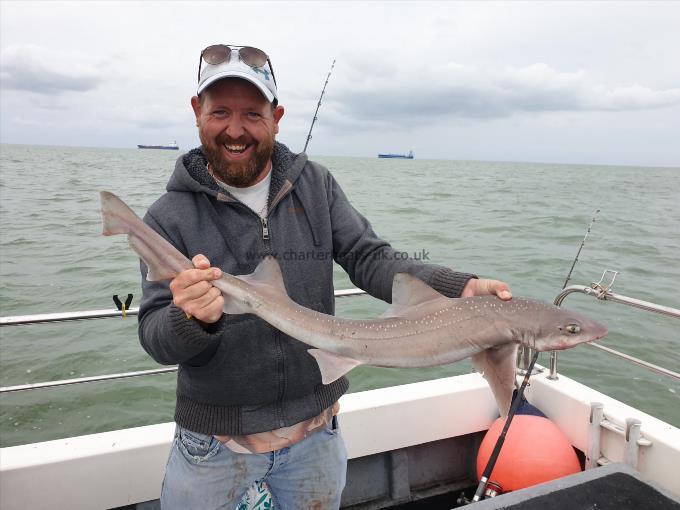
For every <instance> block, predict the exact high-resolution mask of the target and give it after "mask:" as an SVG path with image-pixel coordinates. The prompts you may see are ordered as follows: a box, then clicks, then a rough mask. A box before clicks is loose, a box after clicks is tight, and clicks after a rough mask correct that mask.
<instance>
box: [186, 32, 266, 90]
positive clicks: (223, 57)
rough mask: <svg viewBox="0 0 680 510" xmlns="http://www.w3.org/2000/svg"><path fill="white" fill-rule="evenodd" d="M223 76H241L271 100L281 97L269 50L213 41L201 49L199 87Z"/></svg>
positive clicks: (204, 87) (208, 84)
mask: <svg viewBox="0 0 680 510" xmlns="http://www.w3.org/2000/svg"><path fill="white" fill-rule="evenodd" d="M223 78H241V79H244V80H248V81H249V82H250V83H252V84H253V85H255V86H256V87H257V88H258V89H259V90H260V92H262V94H263V95H264V97H266V98H267V101H269V102H270V103H271V102H272V101H274V100H277V101H278V95H277V92H276V79H275V78H274V71H273V70H272V64H271V61H270V60H269V57H268V56H267V54H266V53H265V52H264V51H262V50H260V49H258V48H253V47H252V46H232V45H227V44H214V45H212V46H208V47H207V48H206V49H204V50H203V51H202V52H201V60H200V62H199V64H198V90H197V92H196V94H200V93H201V92H203V91H204V90H205V89H206V88H207V87H209V86H210V85H212V84H213V83H215V82H216V81H219V80H221V79H223Z"/></svg>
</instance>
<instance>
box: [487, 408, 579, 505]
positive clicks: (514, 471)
mask: <svg viewBox="0 0 680 510" xmlns="http://www.w3.org/2000/svg"><path fill="white" fill-rule="evenodd" d="M503 425H505V419H501V418H498V419H497V420H496V421H495V422H493V424H492V425H491V427H490V428H489V431H488V432H487V433H486V435H485V436H484V439H483V440H482V444H481V445H480V447H479V452H478V454H477V478H478V479H479V478H480V477H481V476H482V472H483V471H484V468H485V467H486V464H487V462H488V461H489V456H490V455H491V452H492V451H493V448H494V446H495V444H496V440H497V439H498V436H499V435H500V433H501V431H502V430H503ZM579 471H581V463H580V462H579V460H578V457H577V456H576V452H575V451H574V448H573V447H572V446H571V443H570V442H569V439H567V437H566V436H565V435H564V434H563V433H562V431H561V430H560V429H559V428H557V426H556V425H555V424H554V423H553V422H551V421H550V420H549V419H548V418H544V417H542V416H531V415H516V416H515V417H514V419H513V420H512V423H511V424H510V428H509V429H508V433H507V435H506V437H505V443H504V444H503V448H502V449H501V453H500V455H499V456H498V460H497V462H496V466H495V467H494V469H493V471H492V472H491V476H490V477H489V484H493V485H496V486H498V487H500V490H499V491H498V492H499V493H500V492H509V491H515V490H518V489H523V488H525V487H530V486H532V485H536V484H538V483H543V482H547V481H550V480H555V479H556V478H561V477H563V476H567V475H570V474H573V473H578V472H579Z"/></svg>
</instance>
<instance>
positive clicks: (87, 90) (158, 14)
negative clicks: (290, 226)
mask: <svg viewBox="0 0 680 510" xmlns="http://www.w3.org/2000/svg"><path fill="white" fill-rule="evenodd" d="M678 26H680V2H639V3H638V2H614V1H608V2H584V3H582V2H564V3H562V2H503V3H497V2H434V3H430V2H409V1H402V2H357V3H355V2H284V1H280V2H245V3H240V2H181V1H172V2H139V3H138V2H129V1H125V2H97V1H92V2H84V1H80V2H58V1H50V2H31V1H22V2H15V1H4V0H3V1H1V2H0V142H1V143H27V144H44V145H69V146H95V147H121V148H124V147H128V148H134V147H135V146H136V144H138V143H144V144H156V143H166V142H170V141H173V140H176V141H177V143H178V144H179V145H180V147H181V148H183V149H188V148H191V147H194V146H196V145H198V135H197V133H196V126H195V120H194V118H193V112H192V111H191V107H190V98H191V96H192V95H194V94H195V90H196V79H197V70H198V59H199V55H200V51H201V50H202V49H203V48H204V47H206V46H208V45H210V44H216V43H225V44H239V45H250V46H255V47H258V48H261V49H263V50H264V51H265V52H267V53H268V55H269V56H270V58H271V61H272V64H273V67H274V71H275V73H276V78H277V82H278V84H279V98H280V102H281V104H282V105H283V106H284V107H285V110H286V113H285V115H284V117H283V119H282V120H281V124H280V127H281V132H280V134H279V135H278V139H279V140H280V141H282V142H283V143H285V144H287V145H288V146H289V147H290V148H291V149H292V150H294V151H296V152H297V151H301V150H302V148H303V146H304V143H305V140H306V137H307V131H308V130H309V127H310V123H311V121H312V118H313V116H314V110H315V108H316V106H317V102H318V99H319V94H320V93H321V89H322V87H323V84H324V82H325V80H326V77H327V74H328V72H329V69H330V67H331V63H332V62H333V60H334V59H335V60H336V63H335V67H334V69H333V71H332V74H331V76H330V80H329V82H328V86H327V88H326V93H325V96H324V98H323V102H322V104H321V108H320V111H319V115H318V120H317V122H316V125H315V127H314V131H313V138H312V140H311V142H310V146H309V149H308V151H307V152H308V153H309V154H310V155H312V156H314V155H338V156H360V157H375V156H376V155H377V154H378V153H379V152H407V151H408V150H413V151H414V153H415V154H416V157H417V158H418V159H429V158H431V159H453V160H488V161H540V162H555V163H583V164H610V165H639V166H680V57H679V56H678V55H679V50H680V30H678Z"/></svg>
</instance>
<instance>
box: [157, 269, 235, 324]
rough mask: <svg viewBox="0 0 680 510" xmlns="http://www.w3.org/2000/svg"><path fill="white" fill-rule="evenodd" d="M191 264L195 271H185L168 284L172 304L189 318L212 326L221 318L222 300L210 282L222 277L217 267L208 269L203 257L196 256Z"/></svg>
mask: <svg viewBox="0 0 680 510" xmlns="http://www.w3.org/2000/svg"><path fill="white" fill-rule="evenodd" d="M191 262H192V263H193V264H194V267H195V268H196V269H187V270H186V271H182V272H181V273H180V274H178V275H177V276H175V277H174V278H173V279H172V281H171V282H170V291H171V292H172V302H173V303H174V304H175V306H177V307H178V308H181V309H182V310H184V313H186V314H188V316H190V317H195V318H196V319H198V320H199V321H201V322H205V323H208V324H212V323H214V322H217V321H218V320H220V317H222V307H223V306H224V298H223V297H222V293H221V292H220V291H219V289H218V288H216V287H213V286H212V285H211V284H210V282H211V281H212V280H217V279H218V278H220V277H221V276H222V271H221V270H220V269H219V268H217V267H210V261H209V260H208V259H207V258H206V257H205V256H204V255H196V256H195V257H194V258H193V259H191Z"/></svg>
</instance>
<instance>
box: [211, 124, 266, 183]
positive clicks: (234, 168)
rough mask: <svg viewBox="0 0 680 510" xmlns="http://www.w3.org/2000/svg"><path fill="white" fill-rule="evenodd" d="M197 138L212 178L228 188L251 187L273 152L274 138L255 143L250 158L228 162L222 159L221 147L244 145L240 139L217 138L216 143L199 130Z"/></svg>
mask: <svg viewBox="0 0 680 510" xmlns="http://www.w3.org/2000/svg"><path fill="white" fill-rule="evenodd" d="M198 134H199V137H200V138H201V143H202V144H203V152H204V153H205V156H206V158H208V163H210V170H211V171H212V173H213V176H214V177H216V178H217V179H219V180H220V181H222V182H223V183H225V184H228V185H229V186H234V187H236V188H245V187H248V186H251V185H252V184H253V183H254V182H255V180H256V179H257V177H258V176H259V175H260V174H261V173H262V171H263V170H264V169H265V168H266V167H267V164H268V163H269V160H270V159H271V157H272V153H273V152H274V137H271V138H267V139H265V140H262V141H260V142H257V145H256V146H255V151H254V152H253V154H252V155H251V156H250V158H248V159H246V160H243V161H238V162H235V161H229V160H228V159H227V158H225V157H224V155H223V153H222V150H223V145H224V144H225V143H226V144H228V145H232V144H233V145H246V142H245V141H243V140H242V139H241V138H239V139H237V140H231V139H226V138H224V137H222V136H221V137H219V138H218V139H217V141H216V142H215V141H213V140H209V139H208V137H207V136H204V134H203V131H202V130H200V129H199V133H198Z"/></svg>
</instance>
